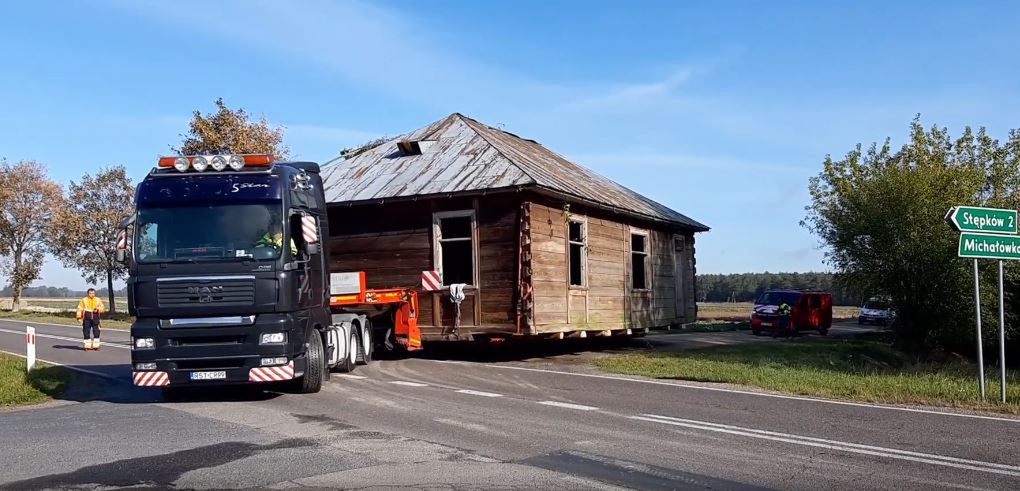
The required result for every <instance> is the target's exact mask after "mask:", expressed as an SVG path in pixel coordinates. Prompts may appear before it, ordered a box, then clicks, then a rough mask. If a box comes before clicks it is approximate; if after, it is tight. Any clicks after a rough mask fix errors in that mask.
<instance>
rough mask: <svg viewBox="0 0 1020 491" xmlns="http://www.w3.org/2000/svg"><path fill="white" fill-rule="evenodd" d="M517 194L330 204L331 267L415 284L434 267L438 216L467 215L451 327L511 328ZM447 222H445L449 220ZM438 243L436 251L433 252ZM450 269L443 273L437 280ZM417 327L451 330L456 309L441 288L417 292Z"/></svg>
mask: <svg viewBox="0 0 1020 491" xmlns="http://www.w3.org/2000/svg"><path fill="white" fill-rule="evenodd" d="M518 207H519V200H518V199H517V195H516V194H508V195H489V196H481V197H474V198H448V199H437V200H417V201H403V202H391V203H384V204H379V205H360V206H349V207H348V206H335V207H331V208H330V210H329V220H330V234H331V237H330V242H329V247H330V270H331V271H332V272H343V271H364V272H365V276H366V283H367V287H368V288H393V287H411V288H419V287H420V286H421V272H422V271H428V270H439V269H441V265H440V264H441V263H440V262H438V261H442V259H441V257H442V248H443V245H442V244H441V243H440V242H439V241H438V240H437V239H438V237H437V235H441V231H442V228H441V227H442V226H443V225H442V219H443V218H444V217H446V218H457V217H458V216H459V217H463V218H464V219H463V220H462V221H461V223H466V222H468V219H470V223H471V226H470V242H469V243H470V248H468V247H467V243H462V245H459V246H454V245H447V249H448V251H452V250H453V248H454V247H459V248H458V249H457V252H461V251H464V250H470V256H471V257H470V262H471V265H472V266H471V268H472V271H471V273H470V276H471V277H472V278H471V279H470V281H468V280H465V281H464V282H465V283H468V284H470V285H471V286H470V287H468V288H467V289H466V298H465V299H464V301H463V302H462V303H461V306H460V313H461V322H460V326H461V327H460V331H459V332H458V333H457V334H460V335H462V336H463V335H469V334H472V333H476V334H477V333H496V332H498V333H512V332H514V331H515V330H516V305H515V301H516V298H515V294H516V279H517V276H516V274H517V270H516V268H517V246H518V245H517V231H518V224H517V213H518ZM448 225H449V224H448ZM437 248H438V249H439V251H438V252H439V253H438V254H437ZM449 276H450V275H444V281H445V280H448V278H449ZM419 304H420V307H419V308H420V312H419V326H420V327H421V329H422V334H423V335H424V336H426V339H429V338H432V339H437V338H442V337H444V336H452V335H453V329H452V328H453V325H454V317H455V313H456V310H455V308H454V305H453V304H452V303H451V302H450V300H449V293H448V292H440V293H424V292H423V293H421V295H420V297H419Z"/></svg>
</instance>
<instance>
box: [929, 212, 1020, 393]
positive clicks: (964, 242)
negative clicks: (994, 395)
mask: <svg viewBox="0 0 1020 491" xmlns="http://www.w3.org/2000/svg"><path fill="white" fill-rule="evenodd" d="M946 222H947V223H949V226H951V227H953V229H954V230H956V231H957V232H960V244H959V249H958V251H957V252H958V255H959V256H960V257H965V258H972V259H973V260H974V310H975V311H976V312H977V343H978V346H977V348H978V352H977V355H978V385H979V387H980V389H981V400H982V401H983V400H985V360H984V343H983V341H982V337H981V290H980V286H979V278H978V259H997V260H998V261H999V395H1000V399H1001V401H1002V402H1006V312H1005V310H1006V307H1005V302H1004V300H1005V299H1004V298H1003V297H1004V290H1003V279H1002V276H1003V273H1002V269H1003V265H1002V262H1003V261H1009V260H1020V237H1018V236H1017V211H1016V210H1004V209H1000V208H980V207H976V206H954V207H952V208H950V209H949V211H948V212H947V213H946Z"/></svg>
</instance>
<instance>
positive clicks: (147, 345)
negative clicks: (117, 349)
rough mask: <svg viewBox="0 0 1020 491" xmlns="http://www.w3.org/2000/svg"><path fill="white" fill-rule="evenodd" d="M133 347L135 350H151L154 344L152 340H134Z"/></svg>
mask: <svg viewBox="0 0 1020 491" xmlns="http://www.w3.org/2000/svg"><path fill="white" fill-rule="evenodd" d="M134 346H135V349H152V348H153V347H154V346H156V343H155V342H154V341H153V340H152V338H135V342H134Z"/></svg>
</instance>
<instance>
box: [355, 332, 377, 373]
mask: <svg viewBox="0 0 1020 491" xmlns="http://www.w3.org/2000/svg"><path fill="white" fill-rule="evenodd" d="M361 333H362V334H361V336H358V341H359V343H358V354H357V357H356V358H355V360H354V361H355V363H357V364H358V365H368V364H369V363H371V362H372V352H373V351H374V350H375V340H373V339H372V324H368V323H366V324H365V327H364V328H363V329H362V330H361Z"/></svg>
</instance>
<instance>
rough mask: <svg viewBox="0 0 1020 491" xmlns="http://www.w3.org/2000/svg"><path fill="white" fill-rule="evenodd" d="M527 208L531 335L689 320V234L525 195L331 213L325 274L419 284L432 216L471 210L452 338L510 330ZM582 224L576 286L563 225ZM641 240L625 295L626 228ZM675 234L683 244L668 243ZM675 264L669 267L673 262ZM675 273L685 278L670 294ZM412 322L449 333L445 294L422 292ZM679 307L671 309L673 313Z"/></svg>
mask: <svg viewBox="0 0 1020 491" xmlns="http://www.w3.org/2000/svg"><path fill="white" fill-rule="evenodd" d="M524 200H528V201H531V202H532V208H531V238H532V243H531V250H532V288H533V290H532V291H533V296H534V332H536V333H550V332H567V331H578V330H586V331H603V330H616V329H625V328H651V327H663V326H667V325H671V324H678V323H685V322H692V321H693V320H694V319H695V317H696V315H697V310H696V309H697V307H696V304H695V302H694V301H693V299H694V298H695V291H694V274H695V272H696V270H695V260H694V250H695V248H694V237H693V235H692V234H691V233H689V232H686V233H684V234H683V235H676V233H675V232H674V231H673V230H658V229H656V228H655V227H654V226H651V225H648V224H639V223H627V222H626V221H624V220H623V219H620V218H612V217H613V215H609V214H607V213H604V212H600V211H596V210H590V209H585V208H583V207H580V206H576V205H575V206H573V207H572V208H571V209H570V210H569V211H568V210H567V209H565V207H564V206H563V205H562V203H551V202H549V201H550V200H546V201H542V198H541V197H538V196H534V195H530V194H527V193H525V194H517V193H514V194H509V193H508V194H503V195H492V196H480V197H477V198H474V199H470V198H469V199H463V198H453V199H435V200H424V199H423V200H420V201H417V202H394V203H386V204H382V205H361V206H353V207H344V206H340V207H333V208H331V209H330V212H329V213H330V231H331V237H330V241H329V250H330V270H331V271H333V272H342V271H365V273H366V280H367V286H368V287H369V288H392V287H411V288H416V289H417V288H419V287H420V274H421V272H422V271H426V270H432V269H436V267H435V264H433V263H434V261H435V251H434V250H433V248H434V247H435V245H434V237H433V213H434V212H441V211H461V210H473V211H474V216H475V234H474V236H475V237H476V252H475V255H474V257H475V268H476V269H475V271H476V272H475V276H476V278H477V283H478V284H477V285H475V286H476V288H475V289H469V290H468V292H467V298H466V299H465V300H464V302H463V303H462V304H461V331H460V333H459V334H461V335H468V334H494V333H503V334H513V333H516V332H517V331H516V330H517V325H516V315H517V313H516V301H517V298H516V295H517V281H518V278H517V263H518V252H519V251H518V243H517V241H518V234H519V232H520V231H519V223H518V220H519V215H518V211H519V209H520V204H521V202H522V201H524ZM571 217H573V218H575V219H578V220H582V221H583V222H584V223H585V231H586V259H587V260H586V263H585V267H584V272H585V278H584V279H585V285H584V286H573V287H572V286H570V285H569V282H570V281H569V280H570V277H569V251H570V247H569V245H568V244H569V242H568V237H567V235H568V234H567V232H568V228H569V226H568V221H569V219H570V218H571ZM632 230H641V231H643V232H647V234H648V256H647V262H648V268H647V276H646V278H647V281H648V287H649V288H648V289H647V290H644V291H632V289H631V285H632V279H631V251H630V247H631V232H632ZM677 237H682V242H680V243H679V245H677V244H678V243H677V242H675V240H676V239H677ZM677 258H679V259H680V261H682V264H680V265H679V266H678V264H677V262H676V259H677ZM677 271H680V272H681V274H682V275H683V276H684V278H683V281H681V282H680V283H679V284H680V285H681V290H678V288H677V284H678V282H677V278H676V275H677ZM419 303H420V313H419V325H420V326H421V328H422V332H423V334H424V335H425V336H426V339H428V338H429V337H433V339H435V338H436V337H437V336H441V335H444V334H449V333H450V332H451V328H452V327H453V316H454V309H453V306H452V304H451V303H450V301H449V294H448V293H445V292H443V293H422V294H421V296H420V302H419ZM678 309H679V310H678Z"/></svg>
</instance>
